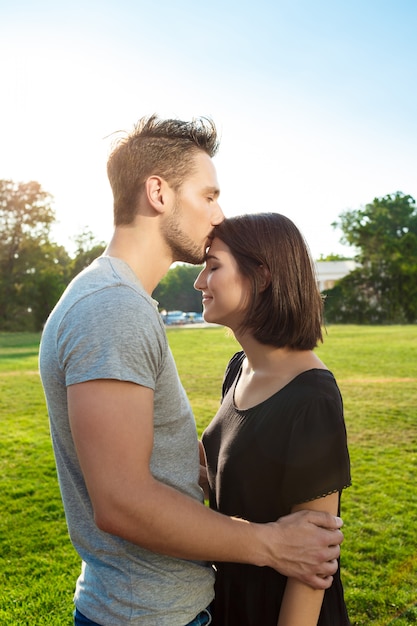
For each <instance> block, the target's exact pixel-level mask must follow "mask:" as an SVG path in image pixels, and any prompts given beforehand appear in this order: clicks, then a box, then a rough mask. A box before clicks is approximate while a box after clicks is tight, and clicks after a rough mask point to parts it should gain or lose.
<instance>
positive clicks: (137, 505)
mask: <svg viewBox="0 0 417 626" xmlns="http://www.w3.org/2000/svg"><path fill="white" fill-rule="evenodd" d="M217 148H218V142H217V135H216V130H215V127H214V124H213V123H212V122H211V121H210V120H206V119H200V120H194V121H192V122H182V121H180V120H160V119H159V118H157V117H156V116H151V117H150V118H144V119H142V120H141V121H140V122H139V124H138V125H137V126H136V128H135V129H134V131H133V132H132V133H131V134H130V135H128V136H126V137H125V138H124V139H123V140H121V141H120V142H119V144H118V145H116V147H115V148H114V150H113V152H112V153H111V155H110V157H109V161H108V175H109V180H110V184H111V186H112V190H113V195H114V219H115V229H114V235H113V237H112V239H111V241H110V244H109V246H108V247H107V249H106V251H105V252H104V255H103V256H102V257H100V258H99V259H96V261H94V262H93V263H92V265H91V266H90V267H89V268H87V269H86V270H85V271H84V272H82V273H81V274H80V275H79V276H78V277H76V278H75V279H74V281H73V282H72V283H71V284H70V285H69V287H68V289H67V290H66V292H65V293H64V295H63V296H62V298H61V300H60V301H59V303H58V304H57V306H56V307H55V309H54V311H53V312H52V314H51V316H50V318H49V320H48V322H47V324H46V326H45V329H44V333H43V336H42V341H41V349H40V370H41V376H42V382H43V385H44V389H45V395H46V400H47V404H48V412H49V416H50V424H51V436H52V441H53V445H54V452H55V456H56V462H57V468H58V475H59V481H60V487H61V491H62V496H63V501H64V507H65V512H66V517H67V522H68V528H69V533H70V536H71V540H72V542H73V544H74V546H75V548H76V549H77V551H78V553H79V555H80V557H81V558H82V572H81V575H80V577H79V579H78V581H77V587H76V592H75V605H76V617H75V620H76V621H75V624H76V625H79V624H99V625H100V626H122V625H125V624H138V625H143V626H156V625H157V626H168V625H169V626H184V625H188V624H193V625H194V624H195V625H197V624H206V623H209V620H210V617H209V612H208V606H209V604H210V602H211V600H212V598H213V570H212V568H211V566H210V562H212V561H236V562H241V563H251V564H254V565H259V566H264V565H268V566H271V567H274V568H275V569H277V570H279V571H281V572H282V573H283V574H286V575H288V576H295V577H298V578H299V579H301V580H303V581H305V582H307V583H308V584H310V585H311V586H313V587H316V588H322V589H324V588H327V587H328V586H330V585H331V582H332V575H333V574H334V573H335V571H336V568H337V563H336V559H337V557H338V556H339V552H340V548H339V544H340V543H341V541H342V540H343V535H342V533H341V532H340V530H339V528H340V526H341V524H342V522H341V520H340V519H339V518H334V517H333V516H331V515H327V514H324V513H323V514H320V513H313V512H300V513H297V514H295V515H292V516H289V517H287V518H282V519H281V520H279V521H278V522H273V523H270V524H264V525H260V524H254V523H250V522H247V521H245V520H242V519H235V518H229V517H227V516H224V515H221V514H219V513H216V512H214V511H212V510H210V509H209V508H207V507H205V506H204V505H203V502H202V500H203V498H202V491H201V489H200V487H199V485H198V475H199V448H198V442H197V435H196V429H195V422H194V418H193V415H192V412H191V408H190V406H189V403H188V401H187V398H186V396H185V392H184V390H183V388H182V386H181V384H180V382H179V379H178V374H177V371H176V368H175V364H174V361H173V358H172V355H171V352H170V350H169V347H168V343H167V338H166V334H165V330H164V327H163V323H162V320H161V317H160V315H159V313H158V311H157V303H156V302H155V301H154V300H153V299H152V297H151V294H152V292H153V290H154V289H155V287H156V285H157V284H158V282H159V281H160V280H161V278H162V277H163V276H164V274H166V272H167V271H168V269H169V267H170V266H171V264H172V263H173V262H175V261H185V262H189V263H196V264H198V263H201V262H202V261H203V260H204V255H205V250H206V248H207V245H208V243H209V240H210V235H211V231H212V229H213V227H214V226H215V225H216V224H218V223H219V222H221V221H222V219H223V213H222V211H221V209H220V206H219V204H218V197H219V185H218V182H217V176H216V171H215V168H214V165H213V162H212V157H213V156H214V154H215V153H216V151H217Z"/></svg>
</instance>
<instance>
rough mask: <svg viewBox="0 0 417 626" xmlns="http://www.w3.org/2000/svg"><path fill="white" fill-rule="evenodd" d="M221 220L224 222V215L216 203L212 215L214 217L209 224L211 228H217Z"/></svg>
mask: <svg viewBox="0 0 417 626" xmlns="http://www.w3.org/2000/svg"><path fill="white" fill-rule="evenodd" d="M223 220H224V213H223V211H222V208H221V206H220V204H219V203H218V202H217V210H216V212H215V214H214V217H213V219H212V221H211V223H212V225H213V226H217V224H221V223H222V221H223Z"/></svg>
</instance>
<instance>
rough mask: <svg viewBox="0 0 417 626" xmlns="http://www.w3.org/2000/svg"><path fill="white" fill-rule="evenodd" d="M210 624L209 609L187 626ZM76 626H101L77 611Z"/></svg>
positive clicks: (75, 614)
mask: <svg viewBox="0 0 417 626" xmlns="http://www.w3.org/2000/svg"><path fill="white" fill-rule="evenodd" d="M209 624H211V615H210V611H209V609H204V611H201V613H199V614H198V615H197V617H195V618H194V619H193V621H192V622H189V623H188V624H186V626H208V625H209ZM74 626H100V624H97V622H92V621H91V619H88V617H85V615H83V614H82V613H80V612H79V611H78V610H77V609H75V613H74Z"/></svg>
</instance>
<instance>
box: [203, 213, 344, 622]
mask: <svg viewBox="0 0 417 626" xmlns="http://www.w3.org/2000/svg"><path fill="white" fill-rule="evenodd" d="M194 286H195V288H196V289H199V290H200V291H202V299H203V308H204V311H203V314H204V319H205V320H206V321H207V322H215V323H217V324H222V325H224V326H227V327H229V328H230V329H231V330H232V331H233V332H234V334H235V337H236V339H237V340H238V342H239V343H240V345H241V347H242V351H241V352H238V353H237V354H235V355H234V357H233V358H232V359H231V361H230V363H229V365H228V367H227V370H226V374H225V379H224V382H223V401H222V404H221V407H220V409H219V411H218V413H217V415H216V416H215V417H214V419H213V421H212V422H211V424H210V425H209V427H208V428H207V430H206V431H205V432H204V434H203V445H204V449H205V453H206V458H207V473H208V481H209V498H210V506H211V507H212V508H214V509H216V510H219V511H221V512H222V513H225V514H228V515H233V516H237V517H244V518H245V519H248V520H250V521H253V522H268V521H272V520H275V519H277V518H279V517H281V516H283V515H286V514H288V513H291V512H294V511H297V510H300V509H306V508H310V509H316V510H325V511H329V512H330V513H332V514H334V515H336V514H339V513H340V493H341V491H342V490H343V488H345V487H347V486H349V484H350V465H349V454H348V449H347V443H346V429H345V424H344V418H343V406H342V399H341V396H340V392H339V390H338V387H337V384H336V381H335V379H334V378H333V375H332V374H331V373H330V372H329V370H328V369H327V368H326V366H325V365H324V363H322V361H321V360H320V359H319V358H318V357H317V356H316V354H314V352H313V350H314V348H315V347H316V346H317V344H318V342H319V341H322V331H321V326H322V312H323V303H322V298H321V295H320V293H319V290H318V287H317V282H316V278H315V274H314V269H313V263H312V261H311V258H310V255H309V252H308V248H307V246H306V243H305V241H304V239H303V237H302V235H301V234H300V232H299V231H298V229H297V228H296V227H295V225H294V224H293V223H292V222H291V220H289V219H288V218H286V217H284V216H283V215H279V214H276V213H263V214H255V215H243V216H240V217H234V218H231V219H227V220H225V221H224V222H222V223H221V224H220V225H218V226H216V228H215V230H214V238H213V240H212V244H211V246H210V249H209V251H208V253H207V258H206V265H205V268H204V269H203V271H202V272H201V273H200V274H199V276H198V277H197V280H196V282H195V285H194ZM216 569H217V577H216V599H215V603H214V621H213V624H215V625H216V626H277V625H278V626H313V625H314V626H316V625H317V624H318V625H319V626H345V625H347V624H349V623H350V622H349V619H348V616H347V612H346V607H345V603H344V599H343V588H342V584H341V580H340V573H339V572H338V573H337V575H336V576H335V578H334V581H333V585H332V586H331V588H330V589H328V590H327V591H326V592H324V591H317V590H313V589H311V588H310V587H308V586H307V585H304V584H302V583H301V582H299V581H297V580H295V579H291V578H290V579H287V578H285V577H284V576H282V575H281V574H279V573H278V572H276V571H274V570H272V569H270V568H267V567H263V568H260V567H256V566H250V565H241V564H234V563H218V564H216Z"/></svg>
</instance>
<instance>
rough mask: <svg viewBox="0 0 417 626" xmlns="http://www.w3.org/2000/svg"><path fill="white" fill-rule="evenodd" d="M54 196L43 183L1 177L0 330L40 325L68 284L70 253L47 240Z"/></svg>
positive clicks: (34, 327)
mask: <svg viewBox="0 0 417 626" xmlns="http://www.w3.org/2000/svg"><path fill="white" fill-rule="evenodd" d="M52 200H53V199H52V196H51V195H50V194H48V193H47V192H45V191H43V190H42V188H41V186H40V185H39V183H37V182H34V181H32V182H29V183H22V182H20V183H15V182H13V181H11V180H0V328H1V329H3V330H21V329H35V330H38V329H40V328H41V323H42V321H44V319H45V316H46V314H47V313H49V310H50V305H51V303H52V302H53V303H55V302H56V299H55V298H56V297H57V294H59V295H60V293H62V290H63V289H64V287H65V284H66V281H67V277H66V269H67V266H68V262H69V256H68V254H67V253H66V252H65V250H64V248H62V247H60V246H57V245H55V244H53V243H51V242H50V241H49V233H50V228H51V225H52V224H53V222H54V221H55V213H54V211H53V209H52V206H51V205H52Z"/></svg>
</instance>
